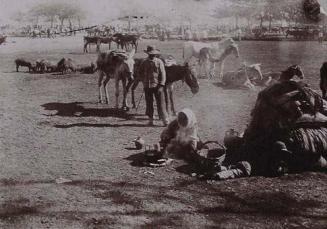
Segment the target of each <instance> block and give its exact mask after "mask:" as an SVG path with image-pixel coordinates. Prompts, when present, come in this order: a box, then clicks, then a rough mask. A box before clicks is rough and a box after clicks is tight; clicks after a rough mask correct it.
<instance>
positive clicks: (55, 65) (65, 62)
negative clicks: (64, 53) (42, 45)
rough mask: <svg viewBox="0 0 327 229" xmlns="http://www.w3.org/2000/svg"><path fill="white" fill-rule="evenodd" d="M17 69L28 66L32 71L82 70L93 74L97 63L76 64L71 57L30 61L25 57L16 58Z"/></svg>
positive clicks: (29, 70) (63, 71) (64, 71)
mask: <svg viewBox="0 0 327 229" xmlns="http://www.w3.org/2000/svg"><path fill="white" fill-rule="evenodd" d="M15 64H16V71H17V72H18V71H19V67H27V68H28V72H30V73H46V72H47V73H55V72H57V73H61V74H64V73H67V72H68V71H71V72H80V73H84V74H93V73H94V72H95V71H96V67H95V64H94V63H93V62H91V63H90V64H89V65H78V64H75V63H74V61H73V60H72V59H71V58H62V59H60V60H59V61H58V62H53V61H49V60H45V59H38V60H36V61H35V62H32V61H29V60H27V59H24V58H17V59H16V60H15Z"/></svg>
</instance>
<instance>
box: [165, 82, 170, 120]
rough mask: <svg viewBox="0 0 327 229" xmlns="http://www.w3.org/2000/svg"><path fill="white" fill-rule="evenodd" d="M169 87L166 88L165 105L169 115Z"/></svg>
mask: <svg viewBox="0 0 327 229" xmlns="http://www.w3.org/2000/svg"><path fill="white" fill-rule="evenodd" d="M168 87H169V86H168V85H167V86H165V87H164V96H165V103H166V111H167V113H168V114H169V113H170V112H169V99H168V96H169V94H168Z"/></svg>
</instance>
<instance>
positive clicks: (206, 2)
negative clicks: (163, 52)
mask: <svg viewBox="0 0 327 229" xmlns="http://www.w3.org/2000/svg"><path fill="white" fill-rule="evenodd" d="M55 1H57V2H60V1H63V0H0V6H1V7H0V22H1V20H2V22H4V21H8V20H9V19H10V18H11V15H13V14H14V13H15V12H17V11H19V10H20V11H27V10H28V9H29V8H30V7H31V6H33V5H35V4H37V3H40V2H41V3H45V2H55ZM65 2H67V1H65ZM69 2H71V3H75V4H78V5H80V7H81V8H82V9H84V10H85V11H86V12H87V16H88V18H87V20H88V21H89V22H90V23H92V22H93V23H101V22H106V21H107V20H108V19H113V18H117V17H119V16H121V15H122V14H123V15H124V14H132V13H134V14H144V13H147V14H150V15H155V16H157V17H165V18H169V17H172V16H174V17H177V16H180V17H186V16H188V17H191V18H194V19H201V18H203V20H205V18H206V17H208V15H210V12H211V9H213V8H215V7H217V6H218V5H221V3H222V0H198V1H196V0H69Z"/></svg>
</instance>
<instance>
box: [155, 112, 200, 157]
mask: <svg viewBox="0 0 327 229" xmlns="http://www.w3.org/2000/svg"><path fill="white" fill-rule="evenodd" d="M198 142H199V137H198V125H197V120H196V117H195V114H194V113H193V111H192V110H191V109H189V108H185V109H183V110H182V111H180V112H179V113H178V115H177V118H176V119H175V120H173V121H172V122H170V123H169V125H168V126H167V128H165V129H164V130H163V132H162V133H161V135H160V146H161V148H162V153H163V156H162V157H164V158H165V157H168V156H169V157H177V158H181V159H186V160H192V157H193V156H194V155H195V154H196V151H197V147H198Z"/></svg>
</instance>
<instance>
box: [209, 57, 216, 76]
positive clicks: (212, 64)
mask: <svg viewBox="0 0 327 229" xmlns="http://www.w3.org/2000/svg"><path fill="white" fill-rule="evenodd" d="M210 62H211V61H210ZM215 69H216V62H211V69H210V78H212V77H214V76H215Z"/></svg>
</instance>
